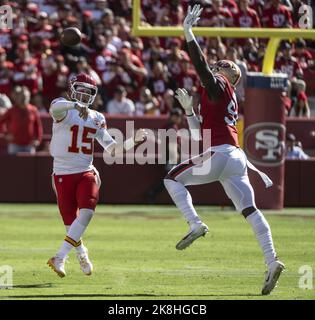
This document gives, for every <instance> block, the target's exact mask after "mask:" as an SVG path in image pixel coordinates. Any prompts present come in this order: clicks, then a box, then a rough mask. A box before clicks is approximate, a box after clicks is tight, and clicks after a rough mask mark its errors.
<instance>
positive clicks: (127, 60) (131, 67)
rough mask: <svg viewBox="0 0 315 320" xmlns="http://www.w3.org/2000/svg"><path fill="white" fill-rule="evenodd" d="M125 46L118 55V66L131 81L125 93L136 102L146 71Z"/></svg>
mask: <svg viewBox="0 0 315 320" xmlns="http://www.w3.org/2000/svg"><path fill="white" fill-rule="evenodd" d="M125 45H126V46H125V47H123V49H122V50H121V52H120V55H119V65H120V66H121V67H122V68H123V69H124V71H125V72H126V73H127V74H128V75H129V77H130V78H131V79H132V81H131V82H130V83H129V84H128V86H127V91H128V94H129V96H130V98H132V99H134V100H136V99H137V98H138V97H139V93H138V89H139V88H140V87H141V86H142V85H143V84H144V81H145V78H146V76H147V74H148V71H147V70H146V69H145V67H144V65H143V63H142V61H141V60H140V59H139V58H138V57H137V56H136V55H135V54H133V53H132V51H131V48H130V47H128V45H127V44H125ZM129 45H130V44H129Z"/></svg>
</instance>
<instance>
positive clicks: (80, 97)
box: [70, 82, 97, 105]
mask: <svg viewBox="0 0 315 320" xmlns="http://www.w3.org/2000/svg"><path fill="white" fill-rule="evenodd" d="M70 92H71V96H70V97H71V99H72V100H75V101H77V102H79V103H82V104H85V105H91V104H92V103H93V102H94V99H95V97H96V95H97V87H96V86H93V85H91V84H89V83H84V82H74V83H72V84H71V86H70Z"/></svg>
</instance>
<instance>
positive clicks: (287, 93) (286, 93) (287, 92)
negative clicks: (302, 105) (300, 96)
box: [281, 81, 292, 116]
mask: <svg viewBox="0 0 315 320" xmlns="http://www.w3.org/2000/svg"><path fill="white" fill-rule="evenodd" d="M281 98H282V103H283V105H284V107H285V113H286V115H287V116H290V115H291V111H292V99H291V82H290V81H287V87H286V88H284V89H283V91H282V97H281Z"/></svg>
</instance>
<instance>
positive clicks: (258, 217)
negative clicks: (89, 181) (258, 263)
mask: <svg viewBox="0 0 315 320" xmlns="http://www.w3.org/2000/svg"><path fill="white" fill-rule="evenodd" d="M246 220H247V221H248V222H249V223H250V224H251V226H252V228H253V230H254V233H255V235H256V238H257V240H258V243H259V245H260V247H261V249H262V251H263V253H264V256H265V261H266V264H267V265H269V264H271V263H272V262H274V261H275V260H277V255H276V252H275V248H274V245H273V241H272V235H271V230H270V226H269V224H268V222H267V220H266V219H265V217H264V216H263V214H262V213H261V212H260V211H259V210H256V211H255V212H253V213H252V214H250V215H249V216H248V217H247V218H246Z"/></svg>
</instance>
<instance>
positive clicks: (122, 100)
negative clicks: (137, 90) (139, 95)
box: [107, 86, 135, 116]
mask: <svg viewBox="0 0 315 320" xmlns="http://www.w3.org/2000/svg"><path fill="white" fill-rule="evenodd" d="M107 113H108V114H123V115H126V116H132V115H134V113H135V105H134V103H133V102H132V101H131V100H130V99H128V98H127V91H126V89H125V88H124V87H123V86H117V87H116V89H115V91H114V98H113V99H112V100H111V101H109V103H108V105H107Z"/></svg>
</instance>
